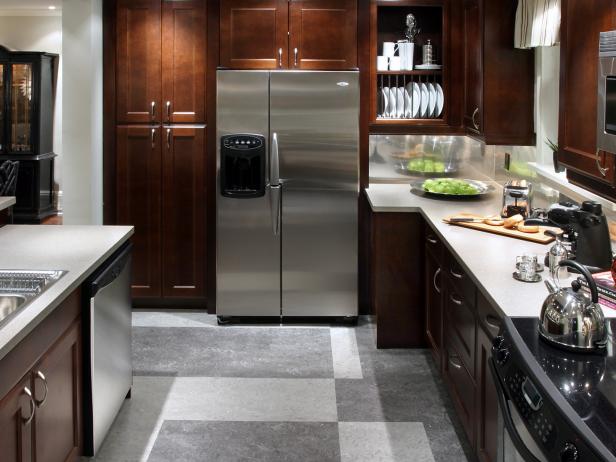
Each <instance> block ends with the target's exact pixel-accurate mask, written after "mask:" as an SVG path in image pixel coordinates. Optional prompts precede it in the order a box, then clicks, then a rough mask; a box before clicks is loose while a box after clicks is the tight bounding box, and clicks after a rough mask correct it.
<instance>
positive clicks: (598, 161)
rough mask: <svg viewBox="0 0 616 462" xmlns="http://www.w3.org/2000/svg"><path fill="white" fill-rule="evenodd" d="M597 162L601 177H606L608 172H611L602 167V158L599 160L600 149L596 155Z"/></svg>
mask: <svg viewBox="0 0 616 462" xmlns="http://www.w3.org/2000/svg"><path fill="white" fill-rule="evenodd" d="M595 162H596V163H597V170H599V173H600V174H601V176H603V177H604V176H606V175H607V172H608V171H609V170H610V169H609V168H607V167H602V166H601V162H600V158H599V149H597V152H596V153H595Z"/></svg>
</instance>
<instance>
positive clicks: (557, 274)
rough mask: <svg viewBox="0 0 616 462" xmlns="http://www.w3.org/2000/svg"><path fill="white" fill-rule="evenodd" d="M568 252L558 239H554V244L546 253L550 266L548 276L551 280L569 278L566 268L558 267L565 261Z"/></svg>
mask: <svg viewBox="0 0 616 462" xmlns="http://www.w3.org/2000/svg"><path fill="white" fill-rule="evenodd" d="M568 257H569V252H568V251H567V248H566V247H565V246H564V245H563V243H562V242H561V240H560V237H556V242H555V243H554V245H553V246H552V247H550V250H549V251H548V264H549V266H550V275H551V276H552V278H553V279H557V280H559V279H566V278H567V277H568V276H569V271H568V270H567V267H566V266H559V265H560V262H561V261H563V260H567V259H568Z"/></svg>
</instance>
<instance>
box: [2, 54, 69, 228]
mask: <svg viewBox="0 0 616 462" xmlns="http://www.w3.org/2000/svg"><path fill="white" fill-rule="evenodd" d="M56 57H57V55H53V54H49V53H39V52H20V51H10V50H8V49H6V48H4V47H2V46H0V163H1V162H2V161H4V160H13V161H18V162H19V175H18V179H17V191H16V196H17V203H16V204H15V207H14V209H13V210H14V220H15V222H16V223H40V222H41V221H42V220H43V219H44V218H46V217H48V216H50V215H53V214H55V213H56V210H55V209H54V201H53V194H54V193H53V167H54V166H53V162H54V161H53V159H54V157H55V156H56V154H54V152H53V108H54V86H53V84H54V64H55V58H56Z"/></svg>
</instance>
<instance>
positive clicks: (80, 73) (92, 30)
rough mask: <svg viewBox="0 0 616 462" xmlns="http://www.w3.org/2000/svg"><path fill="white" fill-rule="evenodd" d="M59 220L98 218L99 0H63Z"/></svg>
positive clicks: (100, 126) (100, 128)
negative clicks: (61, 155)
mask: <svg viewBox="0 0 616 462" xmlns="http://www.w3.org/2000/svg"><path fill="white" fill-rule="evenodd" d="M62 34H63V42H62V56H63V69H62V70H63V75H64V81H63V86H64V92H63V95H64V101H63V107H62V109H63V124H62V126H63V128H62V136H63V138H64V140H70V143H69V142H67V141H65V143H64V144H65V146H64V153H63V155H64V172H63V178H64V186H63V190H64V196H63V204H64V205H63V208H64V223H65V224H102V221H103V218H102V217H103V186H102V181H103V180H102V177H103V174H102V172H103V161H102V159H103V156H102V147H103V121H102V117H103V84H102V78H103V71H102V66H103V63H102V0H64V2H63V4H62Z"/></svg>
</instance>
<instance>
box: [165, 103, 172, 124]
mask: <svg viewBox="0 0 616 462" xmlns="http://www.w3.org/2000/svg"><path fill="white" fill-rule="evenodd" d="M166 106H167V122H171V101H167V104H166Z"/></svg>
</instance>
